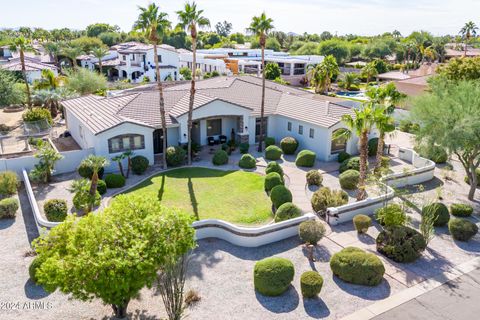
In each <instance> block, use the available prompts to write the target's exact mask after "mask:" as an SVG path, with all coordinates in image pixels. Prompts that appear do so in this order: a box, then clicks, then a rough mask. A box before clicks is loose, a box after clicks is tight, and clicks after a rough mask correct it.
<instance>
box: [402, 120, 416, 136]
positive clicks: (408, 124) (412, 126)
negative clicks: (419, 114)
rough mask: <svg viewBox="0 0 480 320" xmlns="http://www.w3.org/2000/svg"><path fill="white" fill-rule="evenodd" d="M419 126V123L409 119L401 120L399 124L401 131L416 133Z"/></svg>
mask: <svg viewBox="0 0 480 320" xmlns="http://www.w3.org/2000/svg"><path fill="white" fill-rule="evenodd" d="M419 128H420V127H419V125H418V124H417V123H413V122H412V121H410V120H407V119H403V120H400V124H399V126H398V129H400V131H403V132H407V133H414V132H415V131H417V130H418V129H419Z"/></svg>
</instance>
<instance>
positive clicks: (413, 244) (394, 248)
mask: <svg viewBox="0 0 480 320" xmlns="http://www.w3.org/2000/svg"><path fill="white" fill-rule="evenodd" d="M376 243H377V251H378V252H380V253H381V254H383V255H384V256H386V257H388V258H390V259H392V260H393V261H396V262H413V261H415V260H416V259H417V258H418V257H420V255H421V253H422V251H423V250H425V248H426V247H427V243H426V242H425V239H424V237H423V236H422V234H421V233H420V232H418V231H417V230H415V229H412V228H410V227H407V226H387V227H385V228H384V229H383V231H382V232H380V233H379V235H378V236H377V240H376Z"/></svg>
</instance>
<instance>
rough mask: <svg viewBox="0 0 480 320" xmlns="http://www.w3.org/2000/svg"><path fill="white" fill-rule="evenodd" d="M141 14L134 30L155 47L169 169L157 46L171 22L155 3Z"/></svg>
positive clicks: (163, 160) (164, 150) (165, 156)
mask: <svg viewBox="0 0 480 320" xmlns="http://www.w3.org/2000/svg"><path fill="white" fill-rule="evenodd" d="M138 9H139V10H140V14H139V15H138V18H137V21H135V24H134V26H133V28H134V29H135V30H141V31H142V32H143V33H144V34H145V36H146V37H147V39H148V40H149V41H150V43H151V44H152V45H153V55H154V59H155V75H156V78H157V79H156V80H157V86H158V94H159V96H160V97H159V100H160V102H159V104H160V116H161V122H162V133H163V139H162V143H163V156H162V162H163V168H164V169H167V120H166V115H165V100H164V97H163V85H162V78H161V77H160V64H159V63H158V50H157V45H158V44H159V43H160V42H161V39H162V36H163V34H164V33H165V31H166V30H167V29H168V28H169V27H170V21H168V20H167V14H166V13H164V12H160V11H159V9H160V8H159V7H158V6H157V5H155V4H154V3H151V4H149V5H148V7H146V8H143V7H138Z"/></svg>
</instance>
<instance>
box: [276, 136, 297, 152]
mask: <svg viewBox="0 0 480 320" xmlns="http://www.w3.org/2000/svg"><path fill="white" fill-rule="evenodd" d="M280 148H282V151H283V153H285V154H294V153H295V151H297V148H298V141H297V140H296V139H295V138H292V137H285V138H283V139H282V140H281V141H280Z"/></svg>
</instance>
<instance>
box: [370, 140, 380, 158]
mask: <svg viewBox="0 0 480 320" xmlns="http://www.w3.org/2000/svg"><path fill="white" fill-rule="evenodd" d="M377 150H378V138H372V139H370V140H368V156H369V157H372V156H374V155H376V154H377Z"/></svg>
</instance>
